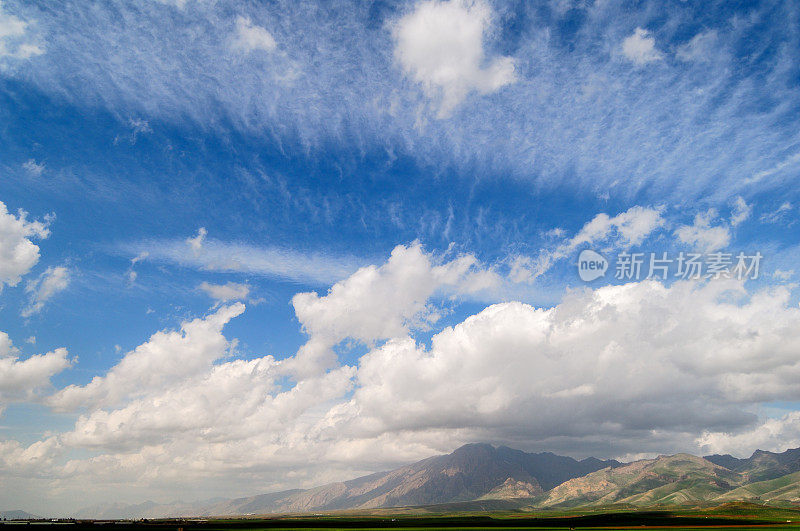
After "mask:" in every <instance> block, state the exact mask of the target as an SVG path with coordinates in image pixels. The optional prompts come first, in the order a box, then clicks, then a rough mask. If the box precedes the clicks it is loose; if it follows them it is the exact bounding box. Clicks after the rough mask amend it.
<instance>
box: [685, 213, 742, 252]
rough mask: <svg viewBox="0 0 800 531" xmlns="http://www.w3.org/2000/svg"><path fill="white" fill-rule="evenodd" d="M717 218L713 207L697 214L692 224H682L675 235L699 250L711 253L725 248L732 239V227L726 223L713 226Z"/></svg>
mask: <svg viewBox="0 0 800 531" xmlns="http://www.w3.org/2000/svg"><path fill="white" fill-rule="evenodd" d="M716 218H717V211H716V210H715V209H713V208H711V209H709V210H707V211H706V212H702V213H699V214H697V215H696V216H695V217H694V223H693V224H692V225H682V226H680V227H678V228H677V229H676V230H675V236H677V237H678V240H679V241H680V242H681V243H685V244H687V245H691V246H693V247H695V248H696V249H697V250H699V251H702V252H706V253H710V252H714V251H717V250H719V249H723V248H725V247H727V246H728V244H729V243H730V241H731V233H730V229H729V228H728V227H727V226H725V225H716V226H712V225H711V222H712V221H714V220H715V219H716Z"/></svg>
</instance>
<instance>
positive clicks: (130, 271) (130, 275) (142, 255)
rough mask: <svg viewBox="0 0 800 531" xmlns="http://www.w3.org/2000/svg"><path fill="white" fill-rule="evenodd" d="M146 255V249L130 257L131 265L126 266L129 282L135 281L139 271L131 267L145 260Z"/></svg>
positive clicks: (147, 254) (148, 254)
mask: <svg viewBox="0 0 800 531" xmlns="http://www.w3.org/2000/svg"><path fill="white" fill-rule="evenodd" d="M190 240H191V238H190ZM148 256H150V253H148V252H147V251H142V252H141V253H139V254H137V255H136V256H134V257H133V258H131V265H130V267H129V268H128V271H127V273H126V274H127V275H128V282H129V283H130V284H133V283H134V282H136V279H137V278H139V273H137V272H136V271H134V269H133V268H134V266H135V265H136V264H138V263H139V262H141V261H142V260H146V259H147V257H148Z"/></svg>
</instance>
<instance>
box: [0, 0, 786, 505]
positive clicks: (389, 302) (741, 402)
mask: <svg viewBox="0 0 800 531" xmlns="http://www.w3.org/2000/svg"><path fill="white" fill-rule="evenodd" d="M798 117H800V6H798V4H797V3H796V2H791V1H786V2H763V3H759V2H727V1H726V2H723V1H718V2H715V1H697V2H693V1H679V0H667V1H653V2H619V1H612V0H598V1H595V2H591V1H583V0H579V1H570V0H551V1H545V0H541V1H536V2H500V1H490V0H474V1H471V0H442V1H440V0H412V1H408V2H380V1H374V2H307V1H302V0H301V1H295V0H293V1H286V2H281V1H275V2H261V1H255V0H253V1H237V2H234V1H223V0H218V1H217V0H163V1H157V0H135V1H134V0H129V1H112V0H107V1H98V2H91V3H89V2H81V1H77V0H75V1H71V0H65V1H63V2H57V3H52V2H37V1H24V2H23V1H18V0H3V1H2V3H0V484H2V485H3V488H2V489H0V509H3V510H11V509H23V510H27V511H29V512H32V513H34V514H39V515H45V516H53V515H69V514H71V511H76V510H77V509H79V508H81V507H85V506H87V505H92V504H100V503H107V502H126V503H140V502H143V501H145V500H153V501H156V502H170V501H174V500H177V499H181V500H184V501H195V500H202V499H208V498H212V497H217V496H224V497H236V496H247V495H254V494H258V493H265V492H270V491H276V490H281V489H288V488H298V487H300V488H302V487H310V486H315V485H320V484H323V483H326V482H330V481H338V480H344V479H350V478H353V477H356V476H358V475H363V474H366V473H371V472H375V471H380V470H386V469H389V468H392V467H395V466H399V465H402V464H407V463H410V462H413V461H416V460H419V459H422V458H425V457H429V456H431V455H435V454H440V453H448V452H450V451H452V450H453V449H455V448H456V447H458V446H460V445H461V444H464V443H468V442H489V443H493V444H505V445H508V446H512V447H514V448H519V449H522V450H526V451H552V452H555V453H558V454H561V455H570V456H574V457H586V456H590V455H593V456H596V457H601V458H617V459H621V460H632V459H637V458H641V457H646V456H653V455H657V454H666V453H676V452H683V451H685V452H691V453H695V454H698V455H705V454H711V453H730V454H732V455H736V456H749V455H750V454H751V453H752V452H753V451H754V450H755V449H757V448H760V449H763V450H771V451H783V450H786V449H787V448H794V447H798V446H800V386H798V385H797V384H798V382H799V381H800V334H798V333H797V331H798V330H800V307H798V302H799V301H800V296H798V295H799V293H798V284H797V279H798V275H797V273H796V271H795V270H796V269H797V266H796V263H797V260H798V258H800V247H799V246H798V244H799V243H800V242H799V241H798V237H800V224H798V223H797V221H798V217H799V214H800V212H799V211H798V208H800V189H798V187H797V186H796V182H797V178H798V176H800V129H798V127H797V121H798ZM797 272H800V270H797Z"/></svg>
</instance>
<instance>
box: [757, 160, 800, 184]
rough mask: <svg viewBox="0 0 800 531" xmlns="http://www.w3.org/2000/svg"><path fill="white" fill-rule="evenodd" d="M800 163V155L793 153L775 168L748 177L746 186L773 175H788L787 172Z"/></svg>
mask: <svg viewBox="0 0 800 531" xmlns="http://www.w3.org/2000/svg"><path fill="white" fill-rule="evenodd" d="M798 163H800V153H793V154H792V155H789V156H788V157H786V158H784V159H783V160H781V161H780V162H778V163H777V164H775V165H774V166H772V167H770V168H767V169H766V170H761V171H759V172H757V173H755V174H754V175H752V176H751V177H748V178H747V179H745V181H744V182H745V184H753V183H757V182H759V181H761V180H763V179H765V178H767V177H772V176H773V175H782V174H784V173H786V170H792V169H794V168H795V167H796V166H797V165H798Z"/></svg>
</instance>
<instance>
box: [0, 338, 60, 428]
mask: <svg viewBox="0 0 800 531" xmlns="http://www.w3.org/2000/svg"><path fill="white" fill-rule="evenodd" d="M29 343H30V341H29ZM69 365H70V361H69V360H68V359H67V350H66V349H64V348H59V349H56V350H54V351H52V352H48V353H46V354H40V355H34V356H30V357H28V358H27V359H24V360H20V359H19V351H18V350H17V348H16V347H14V345H13V344H12V342H11V339H10V338H9V337H8V334H6V333H5V332H0V413H2V412H3V409H5V406H7V405H8V404H9V403H11V402H19V401H23V400H27V401H30V400H33V399H34V398H36V396H37V395H38V394H39V392H40V391H42V390H43V389H46V388H47V387H49V385H50V377H52V376H53V375H55V374H57V373H59V372H61V371H62V370H64V369H66V368H67V367H69Z"/></svg>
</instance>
